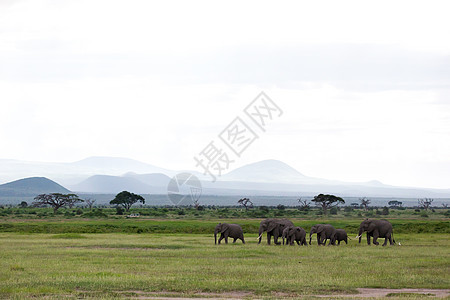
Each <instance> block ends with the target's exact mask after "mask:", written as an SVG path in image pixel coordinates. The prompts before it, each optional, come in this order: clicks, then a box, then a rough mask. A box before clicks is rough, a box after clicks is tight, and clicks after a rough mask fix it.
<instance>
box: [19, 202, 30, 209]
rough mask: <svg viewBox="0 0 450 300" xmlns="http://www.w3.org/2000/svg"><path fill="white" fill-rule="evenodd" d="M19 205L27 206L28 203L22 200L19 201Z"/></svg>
mask: <svg viewBox="0 0 450 300" xmlns="http://www.w3.org/2000/svg"><path fill="white" fill-rule="evenodd" d="M19 206H20V207H22V208H25V207H28V203H26V202H25V201H22V202H20V204H19Z"/></svg>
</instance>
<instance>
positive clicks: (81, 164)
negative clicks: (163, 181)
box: [70, 156, 171, 175]
mask: <svg viewBox="0 0 450 300" xmlns="http://www.w3.org/2000/svg"><path fill="white" fill-rule="evenodd" d="M70 165H71V166H72V167H75V168H80V169H85V170H91V172H92V170H96V173H97V174H108V175H121V174H124V173H127V172H134V173H166V172H169V173H171V171H169V170H166V169H163V168H159V167H156V166H153V165H150V164H147V163H143V162H140V161H137V160H134V159H129V158H122V157H103V156H93V157H88V158H86V159H83V160H80V161H76V162H73V163H70Z"/></svg>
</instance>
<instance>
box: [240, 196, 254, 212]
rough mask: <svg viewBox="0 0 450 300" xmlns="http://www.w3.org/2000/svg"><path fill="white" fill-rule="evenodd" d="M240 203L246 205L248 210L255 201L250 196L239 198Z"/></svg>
mask: <svg viewBox="0 0 450 300" xmlns="http://www.w3.org/2000/svg"><path fill="white" fill-rule="evenodd" d="M238 203H239V204H240V205H242V206H244V207H245V209H246V210H247V209H249V208H252V207H253V202H252V201H251V200H250V199H249V198H242V199H239V200H238Z"/></svg>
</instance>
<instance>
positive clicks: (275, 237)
mask: <svg viewBox="0 0 450 300" xmlns="http://www.w3.org/2000/svg"><path fill="white" fill-rule="evenodd" d="M273 242H274V243H275V245H281V242H279V241H278V234H275V235H274V236H273Z"/></svg>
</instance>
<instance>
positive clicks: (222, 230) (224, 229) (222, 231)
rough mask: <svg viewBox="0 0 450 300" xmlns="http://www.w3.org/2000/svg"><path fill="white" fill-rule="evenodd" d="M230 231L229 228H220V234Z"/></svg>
mask: <svg viewBox="0 0 450 300" xmlns="http://www.w3.org/2000/svg"><path fill="white" fill-rule="evenodd" d="M228 229H229V227H228V226H224V225H222V227H221V228H220V233H224V232H225V231H227V230H228Z"/></svg>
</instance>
